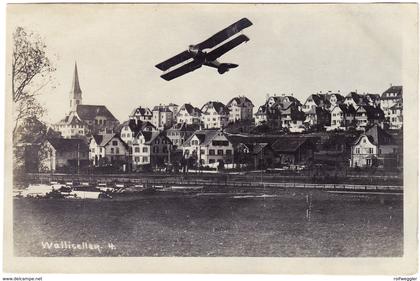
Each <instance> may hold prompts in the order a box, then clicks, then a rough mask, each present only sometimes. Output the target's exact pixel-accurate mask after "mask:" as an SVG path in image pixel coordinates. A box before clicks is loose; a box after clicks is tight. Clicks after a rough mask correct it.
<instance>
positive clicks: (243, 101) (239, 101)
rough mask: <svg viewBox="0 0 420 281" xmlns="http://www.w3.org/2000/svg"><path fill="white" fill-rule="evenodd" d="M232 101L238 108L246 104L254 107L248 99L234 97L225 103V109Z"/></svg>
mask: <svg viewBox="0 0 420 281" xmlns="http://www.w3.org/2000/svg"><path fill="white" fill-rule="evenodd" d="M233 101H235V102H236V104H237V106H239V107H244V106H245V104H246V103H249V104H251V105H252V106H254V104H253V103H252V101H251V100H250V99H248V98H247V97H245V96H239V97H234V98H233V99H231V100H230V101H229V102H228V103H227V105H226V106H227V107H229V106H230V105H231V104H232V103H233Z"/></svg>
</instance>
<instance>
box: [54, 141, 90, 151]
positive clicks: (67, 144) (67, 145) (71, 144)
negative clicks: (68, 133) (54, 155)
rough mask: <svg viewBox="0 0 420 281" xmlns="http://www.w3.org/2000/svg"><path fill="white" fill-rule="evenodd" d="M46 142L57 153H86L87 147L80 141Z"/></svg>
mask: <svg viewBox="0 0 420 281" xmlns="http://www.w3.org/2000/svg"><path fill="white" fill-rule="evenodd" d="M48 142H49V143H50V144H51V145H52V146H53V147H54V149H55V150H57V151H59V152H72V151H75V152H77V151H79V152H86V151H89V147H88V145H87V144H86V142H85V141H84V140H82V139H65V138H50V139H48Z"/></svg>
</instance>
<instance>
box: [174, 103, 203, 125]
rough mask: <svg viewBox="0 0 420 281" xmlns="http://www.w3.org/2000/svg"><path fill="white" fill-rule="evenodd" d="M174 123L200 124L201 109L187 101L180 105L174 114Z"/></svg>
mask: <svg viewBox="0 0 420 281" xmlns="http://www.w3.org/2000/svg"><path fill="white" fill-rule="evenodd" d="M176 123H186V124H189V125H191V124H198V125H200V124H201V110H200V109H199V108H197V107H194V106H192V105H191V104H189V103H185V104H183V105H182V106H181V108H180V109H179V111H178V113H177V114H176Z"/></svg>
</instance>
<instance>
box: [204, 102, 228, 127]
mask: <svg viewBox="0 0 420 281" xmlns="http://www.w3.org/2000/svg"><path fill="white" fill-rule="evenodd" d="M201 112H202V114H201V121H202V123H203V125H204V128H206V129H212V128H224V127H226V125H227V124H228V122H229V109H228V108H227V107H226V106H225V105H224V104H223V103H221V102H218V101H209V102H208V103H206V104H205V105H203V107H202V108H201Z"/></svg>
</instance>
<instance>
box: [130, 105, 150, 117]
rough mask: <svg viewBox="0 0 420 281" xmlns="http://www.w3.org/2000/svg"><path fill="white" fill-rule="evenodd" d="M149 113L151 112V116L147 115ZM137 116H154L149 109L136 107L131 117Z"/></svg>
mask: <svg viewBox="0 0 420 281" xmlns="http://www.w3.org/2000/svg"><path fill="white" fill-rule="evenodd" d="M147 112H149V114H147ZM135 115H140V116H146V115H147V116H152V115H153V114H152V112H151V111H150V109H149V108H147V107H141V106H139V107H136V108H134V109H133V111H132V112H131V115H130V116H135Z"/></svg>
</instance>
